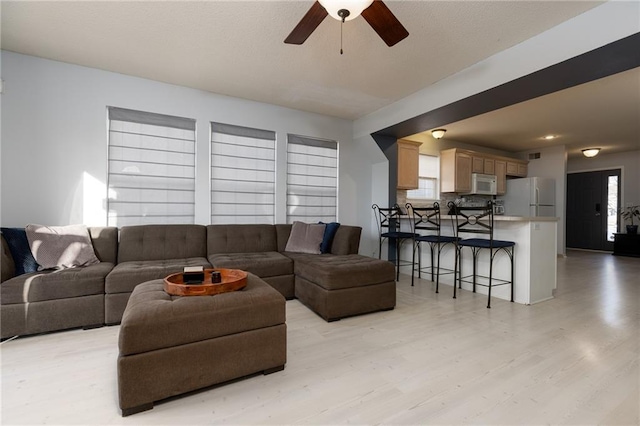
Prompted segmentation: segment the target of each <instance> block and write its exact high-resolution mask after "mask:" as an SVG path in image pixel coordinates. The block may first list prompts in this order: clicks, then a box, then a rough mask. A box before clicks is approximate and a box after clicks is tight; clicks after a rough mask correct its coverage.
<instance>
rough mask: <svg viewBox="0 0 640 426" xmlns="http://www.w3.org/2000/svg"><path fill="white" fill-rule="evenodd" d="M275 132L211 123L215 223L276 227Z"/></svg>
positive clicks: (212, 213) (212, 196) (212, 197)
mask: <svg viewBox="0 0 640 426" xmlns="http://www.w3.org/2000/svg"><path fill="white" fill-rule="evenodd" d="M275 144H276V134H275V132H272V131H268V130H259V129H251V128H248V127H241V126H233V125H230V124H222V123H211V223H214V224H215V223H241V224H245V223H267V224H273V223H275V213H274V211H275V210H274V205H275V170H276V165H275V152H276V151H275V149H276V148H275Z"/></svg>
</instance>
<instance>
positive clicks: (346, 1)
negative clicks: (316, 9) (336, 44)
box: [318, 0, 373, 22]
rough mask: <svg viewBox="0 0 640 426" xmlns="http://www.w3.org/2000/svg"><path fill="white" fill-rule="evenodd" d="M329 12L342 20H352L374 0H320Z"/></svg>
mask: <svg viewBox="0 0 640 426" xmlns="http://www.w3.org/2000/svg"><path fill="white" fill-rule="evenodd" d="M318 1H319V2H320V4H321V5H322V7H324V8H325V9H326V11H327V13H328V14H329V15H330V16H331V17H332V18H333V19H337V20H338V21H340V22H345V21H351V20H352V19H355V18H357V17H358V16H360V14H361V13H362V11H363V10H365V9H366V8H368V7H369V6H371V3H373V0H318Z"/></svg>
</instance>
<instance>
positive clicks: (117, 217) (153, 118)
mask: <svg viewBox="0 0 640 426" xmlns="http://www.w3.org/2000/svg"><path fill="white" fill-rule="evenodd" d="M195 129H196V122H195V120H191V119H188V118H181V117H173V116H169V115H161V114H154V113H149V112H142V111H133V110H128V109H122V108H114V107H110V108H109V154H108V156H109V157H108V158H109V165H108V169H109V171H108V197H107V210H108V218H107V223H108V225H109V226H124V225H141V224H149V223H194V214H195V211H194V210H195V209H194V203H195Z"/></svg>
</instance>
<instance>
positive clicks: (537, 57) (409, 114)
mask: <svg viewBox="0 0 640 426" xmlns="http://www.w3.org/2000/svg"><path fill="white" fill-rule="evenodd" d="M638 16H640V2H637V1H609V2H606V3H604V4H603V5H601V6H598V7H596V8H593V9H591V10H589V11H587V12H585V13H583V14H581V15H579V16H577V17H575V18H573V19H571V20H569V21H566V22H564V23H562V24H560V25H558V26H556V27H554V28H551V29H550V30H548V31H545V32H544V33H542V34H539V35H537V36H535V37H532V38H531V39H529V40H526V41H524V42H522V43H520V44H518V45H516V46H514V47H512V48H510V49H507V50H505V51H502V52H500V53H498V54H496V55H493V56H491V57H489V58H487V59H485V60H483V61H481V62H479V63H477V64H475V65H473V66H471V67H469V68H467V69H465V70H462V71H460V72H458V73H456V74H454V75H452V76H450V77H448V78H445V79H443V80H440V81H439V82H437V83H435V84H433V85H431V86H428V87H426V88H424V89H422V90H420V91H418V92H416V93H414V94H412V95H410V96H407V97H406V98H403V99H401V100H400V101H398V102H396V103H394V104H392V105H389V106H388V107H385V108H382V109H380V110H378V111H376V112H374V113H371V114H369V115H367V116H365V117H362V118H360V119H358V120H356V121H355V122H354V139H356V140H360V138H364V139H368V140H370V142H371V143H375V142H374V141H373V139H372V138H371V137H370V136H369V135H370V134H371V133H374V132H376V131H379V130H382V129H384V128H386V127H389V126H392V125H394V124H397V123H399V122H401V121H404V120H408V119H410V118H413V117H416V116H418V115H420V114H423V113H426V112H429V111H432V110H434V109H436V108H439V107H442V106H445V105H448V104H450V103H452V102H455V101H458V100H460V99H464V98H466V97H469V96H472V95H474V94H476V93H479V92H482V91H484V90H488V89H491V88H493V87H496V86H499V85H501V84H504V83H507V82H509V81H511V80H514V79H516V78H519V77H522V76H525V75H528V74H531V73H532V72H535V71H538V70H540V69H543V68H546V67H548V66H551V65H554V64H557V63H559V62H562V61H564V60H567V59H570V58H572V57H575V56H578V55H581V54H583V53H585V52H588V51H591V50H593V49H596V48H598V47H601V46H604V45H606V44H608V43H611V42H614V41H616V40H619V39H621V38H624V37H627V36H629V35H632V34H635V33H637V32H638V31H640V20H639V19H638ZM452 54H455V52H452ZM444 127H446V125H445V126H444ZM424 130H428V129H424ZM381 190H382V189H381ZM563 205H564V201H563ZM558 229H559V232H558V234H559V235H560V234H562V235H564V230H563V231H562V232H560V228H558ZM365 232H366V230H363V233H365ZM369 232H370V233H371V234H372V235H375V232H376V230H374V229H372V230H370V231H369ZM369 238H373V236H370V237H369ZM563 238H564V236H563Z"/></svg>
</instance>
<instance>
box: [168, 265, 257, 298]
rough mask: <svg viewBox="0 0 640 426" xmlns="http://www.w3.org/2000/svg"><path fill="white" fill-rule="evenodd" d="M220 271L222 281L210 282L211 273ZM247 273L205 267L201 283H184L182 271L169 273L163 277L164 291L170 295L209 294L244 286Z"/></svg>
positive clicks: (237, 270)
mask: <svg viewBox="0 0 640 426" xmlns="http://www.w3.org/2000/svg"><path fill="white" fill-rule="evenodd" d="M214 271H216V272H220V275H221V276H222V282H221V283H216V284H213V283H211V273H212V272H214ZM246 285H247V273H246V272H245V271H241V270H239V269H205V270H204V281H203V283H202V284H185V283H184V280H183V277H182V272H178V273H177V274H171V275H169V276H168V277H166V278H165V279H164V291H166V292H167V293H169V294H170V295H172V296H211V295H214V294H220V293H227V292H229V291H236V290H241V289H243V288H245V286H246Z"/></svg>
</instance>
